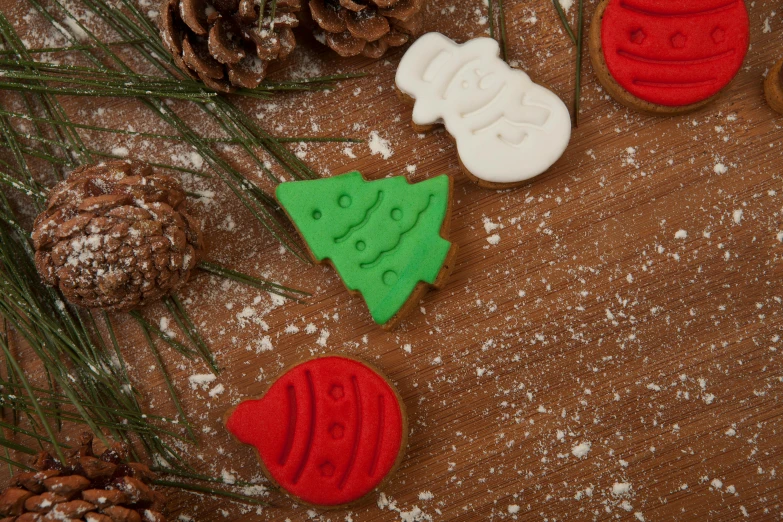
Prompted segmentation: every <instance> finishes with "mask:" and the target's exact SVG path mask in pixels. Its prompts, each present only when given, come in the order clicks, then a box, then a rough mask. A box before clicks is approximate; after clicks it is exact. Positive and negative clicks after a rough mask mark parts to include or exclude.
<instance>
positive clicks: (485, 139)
mask: <svg viewBox="0 0 783 522" xmlns="http://www.w3.org/2000/svg"><path fill="white" fill-rule="evenodd" d="M499 55H500V49H499V46H498V43H497V42H496V41H495V40H493V39H491V38H476V39H474V40H470V41H469V42H466V43H464V44H461V45H460V44H457V43H455V42H454V41H452V40H451V39H449V38H447V37H445V36H443V35H442V34H440V33H427V34H425V35H424V36H422V37H421V38H419V39H418V40H416V42H415V43H414V44H413V45H412V46H411V48H410V49H408V51H407V52H406V53H405V56H403V57H402V61H401V62H400V66H399V68H398V69H397V77H396V83H397V88H398V89H400V90H401V91H402V92H403V93H405V94H407V95H408V96H411V97H412V98H414V99H415V100H416V103H415V104H414V106H413V122H414V123H415V124H417V125H431V124H434V123H443V124H444V125H445V126H446V130H448V131H449V133H450V134H451V135H452V136H453V137H454V138H455V139H456V141H457V151H458V153H459V156H460V160H461V161H462V165H463V166H464V167H465V169H466V170H467V171H468V172H470V173H471V174H473V176H475V177H477V178H479V179H481V180H484V181H487V182H489V183H516V182H519V181H523V180H526V179H528V178H532V177H533V176H537V175H539V174H541V173H542V172H544V171H545V170H547V169H548V168H549V167H551V166H552V164H553V163H554V162H555V161H557V160H558V158H560V156H562V155H563V152H564V151H565V149H566V146H567V145H568V140H569V139H570V137H571V117H570V115H569V113H568V108H566V106H565V104H564V103H563V102H562V100H560V98H558V97H557V95H556V94H554V93H553V92H551V91H550V90H548V89H546V88H544V87H542V86H540V85H537V84H535V83H533V81H532V80H531V79H530V77H529V76H528V75H527V74H525V73H524V72H522V71H520V70H518V69H512V68H511V67H509V66H508V64H506V62H504V61H503V60H501V59H500V58H499Z"/></svg>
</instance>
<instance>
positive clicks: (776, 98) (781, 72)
mask: <svg viewBox="0 0 783 522" xmlns="http://www.w3.org/2000/svg"><path fill="white" fill-rule="evenodd" d="M764 95H765V96H766V98H767V103H768V104H769V106H770V107H772V109H773V110H775V111H776V112H779V113H781V114H783V60H780V61H779V62H778V63H776V64H775V66H774V67H772V70H770V71H769V72H768V73H767V79H766V80H764Z"/></svg>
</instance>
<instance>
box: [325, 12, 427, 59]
mask: <svg viewBox="0 0 783 522" xmlns="http://www.w3.org/2000/svg"><path fill="white" fill-rule="evenodd" d="M423 5H424V0H310V12H311V13H312V15H313V20H315V23H316V24H318V27H319V28H320V30H317V31H316V36H321V37H323V41H324V42H325V43H326V45H328V46H329V47H331V48H332V49H333V50H334V51H335V52H336V53H337V54H339V55H340V56H356V55H358V54H362V55H364V56H367V57H369V58H380V57H381V56H383V54H384V53H385V52H386V50H387V49H388V48H389V47H398V46H400V45H404V44H405V43H406V42H407V41H408V40H409V39H410V37H411V36H418V35H419V34H420V33H421V15H420V13H421V9H422V6H423Z"/></svg>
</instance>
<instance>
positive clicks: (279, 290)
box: [198, 261, 311, 304]
mask: <svg viewBox="0 0 783 522" xmlns="http://www.w3.org/2000/svg"><path fill="white" fill-rule="evenodd" d="M198 267H199V268H200V269H201V270H204V271H205V272H209V273H210V274H215V275H218V276H220V277H224V278H227V279H233V280H234V281H237V282H239V283H242V284H245V285H250V286H253V287H255V288H259V289H261V290H264V291H266V292H269V293H271V294H277V295H279V296H282V297H285V298H286V299H290V300H292V301H295V302H297V303H300V304H304V301H302V300H301V298H300V297H301V296H307V297H309V296H310V295H311V294H309V293H307V292H305V291H303V290H297V289H295V288H289V287H287V286H283V285H280V284H277V283H273V282H271V281H267V280H265V279H258V278H256V277H252V276H249V275H247V274H243V273H241V272H237V271H236V270H231V269H230V268H225V267H223V266H220V265H218V264H216V263H213V262H209V261H202V262H200V263H199V264H198ZM292 294H298V295H292Z"/></svg>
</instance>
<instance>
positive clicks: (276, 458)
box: [226, 356, 407, 507]
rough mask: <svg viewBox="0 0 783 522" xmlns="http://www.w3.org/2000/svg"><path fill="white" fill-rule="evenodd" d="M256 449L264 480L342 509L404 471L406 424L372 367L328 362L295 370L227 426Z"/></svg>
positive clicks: (330, 358) (313, 362)
mask: <svg viewBox="0 0 783 522" xmlns="http://www.w3.org/2000/svg"><path fill="white" fill-rule="evenodd" d="M226 428H227V429H228V430H229V431H230V432H231V433H232V434H233V435H234V436H235V437H236V438H237V439H238V440H239V441H240V442H243V443H245V444H250V445H253V446H255V448H256V449H257V450H258V454H259V456H260V458H261V463H262V466H263V468H264V471H265V473H266V474H267V475H268V476H269V478H270V479H271V480H273V481H274V482H275V483H276V484H279V485H280V487H282V488H283V489H285V490H286V492H288V493H289V494H291V495H292V496H294V497H296V498H298V499H299V500H301V501H303V502H306V503H307V504H311V505H317V506H328V507H335V506H342V505H346V504H351V503H353V502H356V501H357V500H360V499H361V498H362V497H364V496H365V495H367V494H369V493H371V492H372V491H373V490H375V489H376V488H378V487H379V486H380V485H381V484H382V483H383V482H384V480H385V479H386V478H387V477H388V475H389V474H390V473H391V472H392V471H393V470H394V469H395V468H396V467H397V466H398V465H399V463H400V461H401V459H402V456H403V454H404V451H405V446H406V444H407V417H406V413H405V407H404V405H403V403H402V400H401V399H400V398H399V396H398V395H397V392H396V391H395V390H394V388H393V387H392V386H391V384H390V383H389V382H388V380H387V379H386V378H384V377H383V376H381V375H380V374H379V373H378V372H376V371H375V370H373V369H372V368H370V367H369V366H367V365H365V364H364V363H361V362H359V361H357V360H355V359H352V358H350V357H346V356H328V357H321V358H317V359H312V360H310V361H306V362H304V363H301V364H299V365H297V366H294V367H293V368H291V369H290V370H288V371H287V372H285V373H284V374H283V375H282V376H281V377H280V378H278V379H277V380H276V381H275V382H274V383H273V384H272V385H271V386H270V388H269V390H268V391H267V392H266V393H265V394H264V395H263V397H261V398H260V399H256V400H248V401H244V402H242V403H240V404H239V405H238V406H237V407H236V408H235V409H234V410H233V411H232V412H230V413H229V415H228V417H227V420H226Z"/></svg>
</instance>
